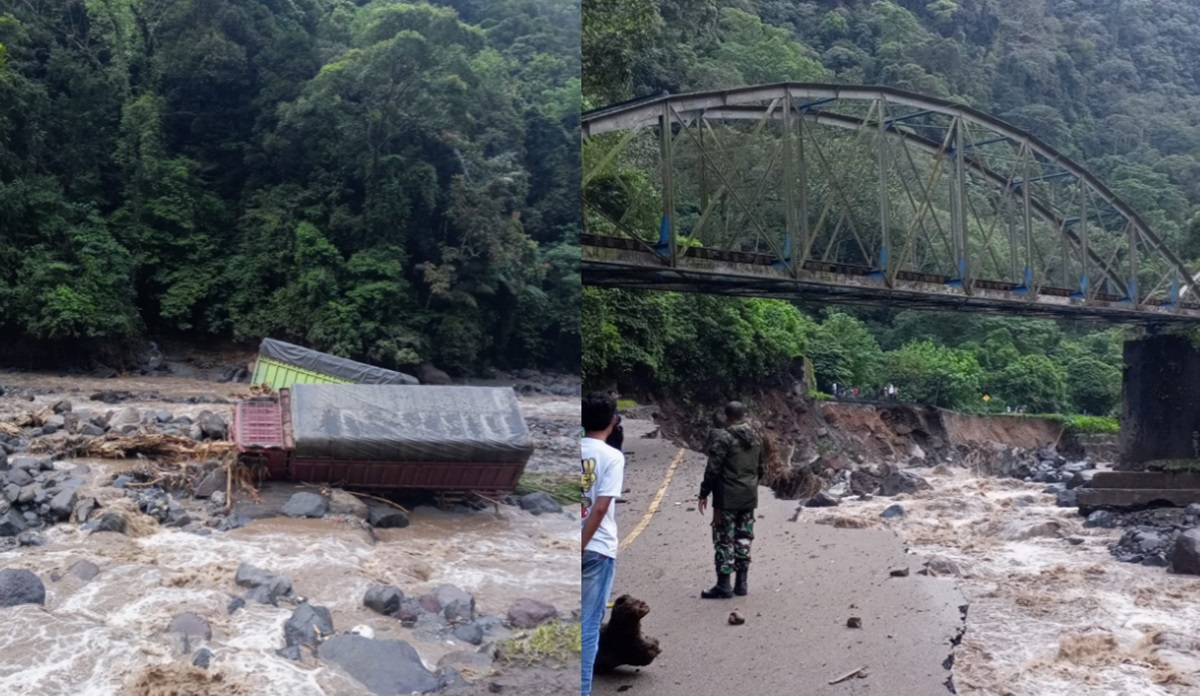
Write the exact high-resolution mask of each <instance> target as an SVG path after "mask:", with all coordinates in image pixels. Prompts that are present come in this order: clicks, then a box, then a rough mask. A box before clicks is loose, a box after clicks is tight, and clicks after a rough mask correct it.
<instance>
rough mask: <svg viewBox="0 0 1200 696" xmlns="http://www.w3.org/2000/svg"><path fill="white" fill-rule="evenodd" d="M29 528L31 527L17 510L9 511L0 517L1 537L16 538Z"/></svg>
mask: <svg viewBox="0 0 1200 696" xmlns="http://www.w3.org/2000/svg"><path fill="white" fill-rule="evenodd" d="M35 519H36V515H35ZM27 526H29V525H28V524H27V523H26V521H25V518H24V517H23V516H22V515H21V513H19V512H17V511H16V510H9V511H8V512H6V513H4V514H3V515H0V537H14V536H16V535H18V534H20V533H21V532H23V531H25V527H27Z"/></svg>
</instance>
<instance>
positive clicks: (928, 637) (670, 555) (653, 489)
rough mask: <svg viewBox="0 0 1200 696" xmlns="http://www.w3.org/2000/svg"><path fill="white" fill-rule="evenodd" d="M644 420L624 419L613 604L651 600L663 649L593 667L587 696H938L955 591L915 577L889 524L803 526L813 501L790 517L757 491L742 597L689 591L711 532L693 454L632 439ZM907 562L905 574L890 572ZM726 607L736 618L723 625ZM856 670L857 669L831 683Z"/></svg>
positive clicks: (710, 577) (708, 579) (650, 624)
mask: <svg viewBox="0 0 1200 696" xmlns="http://www.w3.org/2000/svg"><path fill="white" fill-rule="evenodd" d="M653 429H654V426H653V425H652V424H650V423H647V422H645V421H640V422H639V421H628V420H627V421H625V434H626V439H625V449H626V456H627V464H626V476H625V489H626V493H625V494H624V501H623V502H621V503H619V506H618V508H617V515H618V518H617V522H618V527H619V530H620V535H621V538H622V546H623V548H622V549H621V551H620V552H619V554H618V558H617V569H616V580H615V582H614V586H613V595H612V598H611V599H616V598H617V597H619V596H620V595H622V594H630V595H632V596H634V597H636V598H638V599H642V600H644V601H646V602H647V603H649V605H650V614H649V615H647V616H646V618H645V619H644V620H643V622H642V626H643V631H644V633H645V634H646V635H648V636H652V637H656V638H658V639H659V642H660V644H661V646H662V654H661V655H659V657H658V659H657V660H655V662H654V663H653V664H651V665H650V666H648V667H644V668H637V669H635V668H628V667H626V668H621V669H619V670H617V671H616V672H613V673H611V674H600V675H597V676H596V681H595V687H594V692H595V693H597V694H616V693H622V694H627V695H628V696H637V695H638V694H642V695H643V696H675V695H676V694H678V695H680V696H684V695H686V696H710V695H711V696H757V695H758V694H790V695H793V696H821V695H824V694H837V695H838V696H850V695H857V694H881V695H882V694H887V695H888V696H937V695H939V694H947V693H949V692H948V691H947V689H946V686H945V683H946V681H947V678H948V677H949V676H950V671H948V669H947V668H946V667H944V666H943V663H944V662H945V661H946V658H947V656H948V655H949V654H950V652H951V643H950V641H951V638H952V637H953V636H955V635H957V634H958V632H959V630H960V629H961V626H962V620H961V615H960V611H959V606H960V605H961V604H963V600H962V598H961V595H960V594H959V592H958V590H957V588H956V587H955V585H954V584H953V582H952V581H950V580H946V579H942V578H927V577H924V576H919V575H917V574H916V573H917V571H918V570H920V569H921V566H922V559H920V558H918V557H916V556H913V555H907V554H906V553H905V551H904V548H903V544H902V542H901V540H900V539H899V538H898V537H897V536H895V535H894V534H892V533H891V532H888V531H883V530H860V529H838V528H834V527H832V526H829V525H819V524H814V523H812V522H811V521H806V519H805V518H808V519H809V520H811V519H812V518H814V517H815V516H816V515H817V514H818V513H815V512H814V511H812V510H805V511H804V512H803V513H801V514H800V515H799V519H798V520H797V521H790V519H791V518H792V517H793V515H794V513H795V509H796V503H795V502H794V501H780V500H776V499H775V498H774V496H773V495H772V494H771V492H770V490H769V489H766V488H763V489H761V490H760V495H759V510H758V520H757V522H756V529H755V536H756V539H755V541H754V546H753V552H752V562H751V566H750V594H749V596H747V597H735V598H733V599H730V600H702V599H700V590H702V589H705V588H708V587H710V586H711V585H712V584H713V583H714V570H713V553H712V546H711V528H710V527H709V520H708V519H705V518H702V517H701V516H700V514H699V513H698V512H697V510H696V507H695V502H696V501H695V496H696V494H697V493H698V491H699V489H700V481H701V479H702V478H703V473H704V458H703V457H702V456H701V455H699V454H697V453H694V452H685V451H682V450H680V449H679V448H678V447H676V446H674V445H672V444H671V443H670V442H667V441H664V440H661V439H646V438H643V437H642V435H644V434H646V433H647V432H649V431H651V430H653ZM672 462H676V466H675V467H674V469H673V470H672V471H671V474H670V480H669V482H666V485H665V486H664V481H665V479H666V477H667V472H668V470H670V469H671V464H672ZM659 493H661V497H660V496H659ZM656 497H659V504H658V507H657V510H656V511H655V512H654V513H653V514H652V515H650V516H649V517H647V515H646V513H647V510H648V509H649V508H650V507H651V506H652V505H653V503H654V501H655V498H656ZM647 520H648V521H647ZM643 521H647V523H646V524H645V525H644V526H641V525H640V523H642V522H643ZM639 527H640V528H639ZM906 567H907V568H910V574H909V575H908V576H907V577H900V578H893V577H890V571H891V570H893V569H900V568H906ZM734 609H737V610H739V611H740V612H741V613H742V614H743V616H745V617H746V623H745V624H744V625H741V626H732V625H729V623H728V617H729V613H730V611H732V610H734ZM851 616H857V617H860V618H861V619H862V628H861V629H852V628H847V626H846V621H847V619H848V618H849V617H851ZM860 667H866V670H865V672H866V675H867V676H866V677H864V678H851V679H849V680H846V681H843V682H841V683H839V684H836V685H830V684H829V681H830V680H833V679H836V678H837V677H840V676H842V675H844V674H846V673H847V672H850V671H852V670H855V669H858V668H860Z"/></svg>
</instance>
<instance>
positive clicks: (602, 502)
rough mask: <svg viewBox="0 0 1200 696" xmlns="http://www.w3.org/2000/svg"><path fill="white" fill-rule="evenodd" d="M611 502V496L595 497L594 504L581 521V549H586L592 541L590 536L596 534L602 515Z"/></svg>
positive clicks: (605, 512)
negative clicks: (585, 517) (586, 516)
mask: <svg viewBox="0 0 1200 696" xmlns="http://www.w3.org/2000/svg"><path fill="white" fill-rule="evenodd" d="M611 504H612V498H610V497H608V496H604V497H603V498H597V499H596V504H595V505H593V506H592V510H591V512H589V513H588V518H587V520H585V521H584V523H583V549H584V550H585V551H586V550H587V545H588V544H590V543H591V542H592V537H593V536H595V535H596V530H597V529H599V528H600V522H601V520H603V519H604V516H605V515H606V514H608V506H609V505H611Z"/></svg>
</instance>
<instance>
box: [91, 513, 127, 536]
mask: <svg viewBox="0 0 1200 696" xmlns="http://www.w3.org/2000/svg"><path fill="white" fill-rule="evenodd" d="M89 524H94V526H93V527H92V531H93V532H117V533H118V534H124V533H125V518H124V517H122V516H121V514H120V513H117V512H106V513H104V514H103V515H101V516H100V518H99V519H97V520H96V521H95V522H94V523H89Z"/></svg>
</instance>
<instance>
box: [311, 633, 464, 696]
mask: <svg viewBox="0 0 1200 696" xmlns="http://www.w3.org/2000/svg"><path fill="white" fill-rule="evenodd" d="M317 655H318V656H319V657H320V658H321V661H322V662H327V663H330V664H334V665H337V666H338V667H341V668H342V669H343V670H345V672H346V673H347V674H349V675H350V676H352V677H354V678H355V679H357V680H358V681H360V682H362V684H363V685H364V686H366V687H367V688H368V689H369V690H370V691H371V693H373V694H378V695H379V696H396V694H411V693H419V694H425V693H430V692H433V691H437V690H438V688H439V687H440V686H441V684H440V683H439V681H438V678H437V675H436V674H434V673H433V672H430V671H429V670H427V669H425V665H423V664H422V663H421V657H420V656H419V655H417V651H416V650H414V649H413V648H412V646H411V645H409V644H408V643H405V642H404V641H402V640H373V639H371V638H364V637H362V636H358V635H353V634H351V635H344V636H335V637H333V638H330V639H329V640H327V641H325V642H324V643H322V644H321V647H320V648H319V649H318V651H317Z"/></svg>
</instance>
